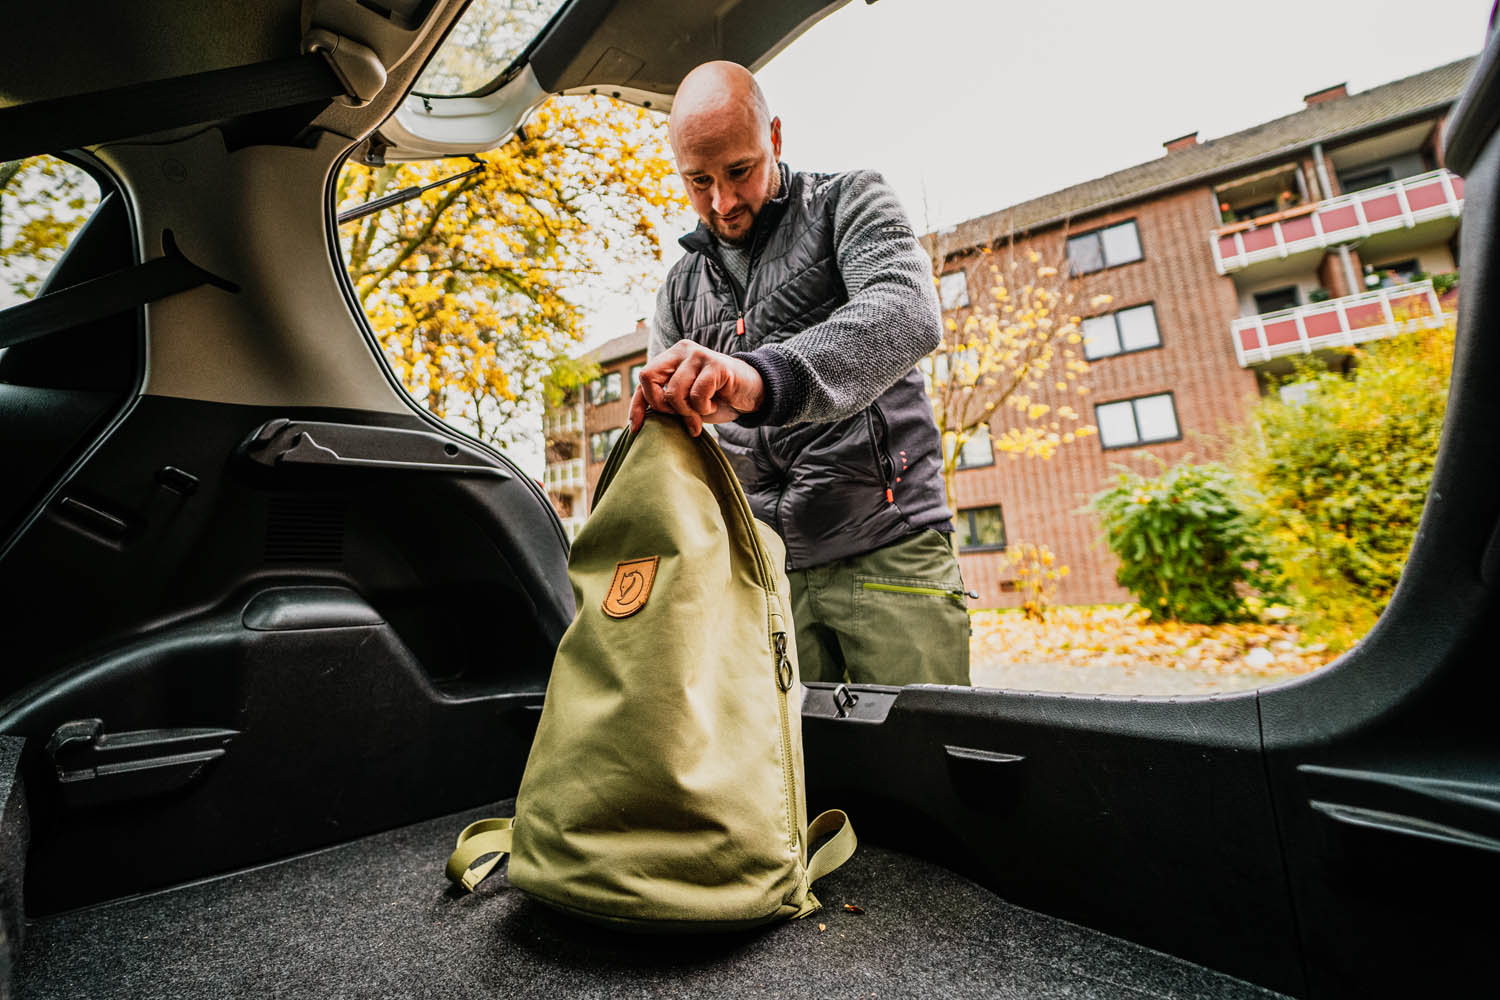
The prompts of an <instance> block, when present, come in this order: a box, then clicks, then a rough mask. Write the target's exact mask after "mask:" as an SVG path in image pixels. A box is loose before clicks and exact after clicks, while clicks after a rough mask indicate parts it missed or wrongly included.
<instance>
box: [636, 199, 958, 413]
mask: <svg viewBox="0 0 1500 1000" xmlns="http://www.w3.org/2000/svg"><path fill="white" fill-rule="evenodd" d="M835 183H837V184H838V185H839V186H840V189H839V192H838V195H837V202H836V205H835V208H834V220H833V239H834V253H835V258H836V260H837V262H838V267H839V272H840V273H841V274H842V275H843V279H844V287H845V289H846V291H847V293H848V296H849V301H848V302H846V303H844V304H843V305H842V306H840V307H839V308H838V309H836V310H834V311H833V313H832V314H830V315H829V316H828V318H827V319H825V320H823V321H822V322H821V323H815V324H813V325H812V326H809V327H807V328H806V329H804V330H802V331H801V332H799V333H797V334H796V335H795V336H793V337H789V338H787V339H785V340H780V341H778V342H776V343H763V341H765V340H767V339H774V338H775V336H776V335H777V334H776V331H749V332H748V333H747V338H753V339H751V342H750V343H747V344H746V345H745V348H746V350H745V351H744V352H741V353H742V356H743V357H744V358H745V360H746V361H748V362H749V363H750V364H751V365H753V366H754V367H755V368H756V369H758V370H759V371H760V372H761V374H762V375H763V376H765V384H766V387H767V398H766V400H765V402H764V403H763V404H762V406H761V409H760V410H759V411H757V416H759V417H762V419H759V420H756V421H755V423H762V422H764V423H769V424H773V425H785V424H796V423H818V422H826V421H833V420H842V419H844V418H845V417H848V416H851V415H853V414H855V413H858V412H859V411H860V410H862V409H864V408H865V407H866V406H869V405H870V404H871V403H872V402H874V401H875V398H876V397H877V396H879V395H880V394H881V393H882V392H884V391H885V390H886V389H888V388H890V386H891V385H893V384H894V383H895V382H896V380H897V379H899V378H901V377H902V376H903V375H905V374H906V373H907V372H909V371H910V370H911V368H912V366H913V365H915V364H916V363H917V361H918V360H920V359H921V358H923V357H924V356H926V355H927V354H929V353H930V352H932V351H933V350H934V349H935V348H936V347H937V346H938V342H939V341H940V340H941V337H942V326H941V324H942V314H941V312H940V311H939V309H938V300H937V292H936V290H935V289H934V288H933V284H932V270H931V265H930V263H929V262H928V259H927V255H926V253H925V252H923V250H922V247H921V245H920V244H918V243H917V239H916V236H915V234H914V233H913V232H912V228H911V225H910V223H908V222H907V219H906V214H905V213H904V212H903V211H902V210H901V203H900V202H899V201H897V199H896V194H895V192H894V191H892V190H891V188H890V186H889V185H887V184H886V183H885V180H884V178H882V177H881V176H880V175H879V174H878V173H875V172H874V171H871V170H857V171H851V172H849V173H846V174H842V175H840V176H839V178H838V179H837V181H836V182H835ZM720 250H721V252H722V256H723V258H724V264H725V266H726V267H728V268H729V269H730V270H731V271H732V272H733V273H734V277H735V278H736V279H737V280H738V281H739V282H740V284H741V286H743V287H749V284H750V256H749V249H748V247H733V246H729V245H727V244H724V243H722V242H721V243H720ZM757 333H758V334H759V336H756V334H757ZM681 339H682V334H681V332H680V331H679V330H678V329H677V323H676V320H675V319H674V318H673V316H672V306H671V302H670V301H669V300H668V298H667V294H666V287H665V286H663V288H662V290H661V291H660V292H659V293H658V294H657V297H656V322H655V323H654V324H653V327H652V330H651V337H650V340H649V341H648V344H647V356H648V357H655V356H656V355H657V354H658V353H660V352H661V351H664V350H666V349H667V348H668V347H670V346H672V345H673V344H675V343H676V342H677V341H679V340H681ZM773 387H779V388H778V389H774V390H773Z"/></svg>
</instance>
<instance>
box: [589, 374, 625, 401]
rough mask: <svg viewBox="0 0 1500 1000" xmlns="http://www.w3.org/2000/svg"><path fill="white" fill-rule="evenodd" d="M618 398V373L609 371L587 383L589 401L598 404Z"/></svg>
mask: <svg viewBox="0 0 1500 1000" xmlns="http://www.w3.org/2000/svg"><path fill="white" fill-rule="evenodd" d="M619 398H620V373H619V372H609V373H607V374H605V375H600V376H599V377H598V378H596V379H594V381H592V382H590V383H589V403H590V404H591V405H593V406H599V405H601V404H603V403H612V402H614V401H615V400H617V399H619Z"/></svg>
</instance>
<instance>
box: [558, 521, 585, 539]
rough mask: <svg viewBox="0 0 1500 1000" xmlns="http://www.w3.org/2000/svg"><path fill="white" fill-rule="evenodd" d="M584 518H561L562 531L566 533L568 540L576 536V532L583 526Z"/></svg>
mask: <svg viewBox="0 0 1500 1000" xmlns="http://www.w3.org/2000/svg"><path fill="white" fill-rule="evenodd" d="M583 521H584V519H583V518H581V517H565V518H563V519H562V526H563V531H564V532H566V533H567V535H568V541H570V542H571V541H573V539H575V538H577V537H578V532H579V531H580V530H582V528H583Z"/></svg>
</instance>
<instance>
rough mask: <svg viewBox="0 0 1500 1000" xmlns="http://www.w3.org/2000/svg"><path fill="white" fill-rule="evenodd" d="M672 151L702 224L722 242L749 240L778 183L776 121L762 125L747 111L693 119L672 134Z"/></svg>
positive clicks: (778, 125)
mask: <svg viewBox="0 0 1500 1000" xmlns="http://www.w3.org/2000/svg"><path fill="white" fill-rule="evenodd" d="M672 151H673V153H674V154H675V156H676V160H677V173H678V175H679V176H681V177H682V184H683V187H684V188H686V189H687V195H688V200H689V201H691V202H692V204H693V210H694V211H695V212H697V213H698V218H700V219H702V220H703V224H704V225H706V226H707V227H708V228H709V230H710V231H711V232H712V233H713V234H714V235H715V236H717V237H718V238H719V239H721V240H723V241H724V242H725V243H729V244H732V245H736V246H738V245H742V244H744V243H746V242H748V241H749V239H750V227H751V226H752V225H754V223H755V217H756V216H757V215H758V214H760V210H761V207H762V206H763V205H765V203H766V202H767V201H769V200H770V199H771V198H774V197H775V196H776V191H777V188H778V187H779V186H780V183H781V174H780V172H779V171H778V170H777V167H776V164H777V160H778V159H779V158H780V156H781V119H779V118H773V119H771V123H770V126H769V127H767V126H766V125H765V124H763V120H761V119H758V118H757V116H756V115H755V114H754V113H753V112H752V111H750V110H749V109H748V108H743V109H742V108H731V109H724V110H721V111H718V112H715V113H705V114H701V115H694V116H693V117H692V118H691V119H689V120H688V121H686V122H683V123H682V125H681V127H680V128H676V129H674V130H673V135H672Z"/></svg>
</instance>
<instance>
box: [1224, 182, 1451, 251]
mask: <svg viewBox="0 0 1500 1000" xmlns="http://www.w3.org/2000/svg"><path fill="white" fill-rule="evenodd" d="M1463 204H1464V182H1463V178H1462V177H1459V176H1458V175H1457V174H1455V173H1452V172H1450V171H1448V170H1433V171H1429V172H1428V173H1425V174H1418V175H1416V176H1415V177H1404V178H1402V179H1401V180H1399V181H1393V182H1391V183H1390V184H1382V185H1380V186H1379V187H1373V188H1367V189H1366V190H1363V191H1354V192H1351V193H1349V194H1341V195H1339V196H1338V197H1336V198H1329V199H1327V200H1326V201H1318V202H1312V203H1311V204H1307V205H1298V206H1297V207H1296V208H1289V209H1286V210H1285V211H1282V212H1277V213H1275V214H1273V215H1263V216H1261V217H1260V218H1257V219H1251V220H1249V221H1247V222H1237V223H1235V224H1234V225H1230V226H1220V227H1219V228H1218V229H1215V230H1214V231H1213V232H1212V233H1211V234H1209V243H1210V245H1211V246H1212V248H1213V254H1214V267H1216V268H1217V269H1218V271H1219V273H1220V274H1229V273H1230V272H1232V271H1238V270H1240V269H1242V268H1245V267H1249V266H1250V265H1251V264H1255V263H1259V262H1260V261H1263V260H1280V259H1284V258H1286V257H1289V256H1291V255H1292V254H1297V253H1303V252H1305V251H1308V250H1318V249H1322V248H1324V247H1331V246H1337V245H1338V244H1340V243H1348V242H1349V241H1351V240H1357V239H1363V238H1364V237H1366V236H1370V235H1372V234H1374V233H1384V232H1389V231H1390V230H1393V229H1410V228H1411V227H1413V226H1416V225H1418V224H1420V223H1423V222H1429V221H1431V220H1433V219H1442V218H1457V217H1458V215H1459V214H1460V213H1461V212H1462V211H1463Z"/></svg>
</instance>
